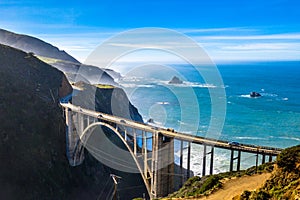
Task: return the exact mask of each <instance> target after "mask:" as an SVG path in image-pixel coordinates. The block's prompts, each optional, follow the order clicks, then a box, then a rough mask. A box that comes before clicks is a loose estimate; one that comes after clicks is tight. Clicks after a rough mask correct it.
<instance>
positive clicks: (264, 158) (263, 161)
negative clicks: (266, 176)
mask: <svg viewBox="0 0 300 200" xmlns="http://www.w3.org/2000/svg"><path fill="white" fill-rule="evenodd" d="M265 163H266V155H265V154H263V155H262V159H261V164H265Z"/></svg>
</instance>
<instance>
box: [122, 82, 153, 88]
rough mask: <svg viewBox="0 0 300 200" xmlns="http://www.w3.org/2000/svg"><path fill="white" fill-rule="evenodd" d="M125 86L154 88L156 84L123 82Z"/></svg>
mask: <svg viewBox="0 0 300 200" xmlns="http://www.w3.org/2000/svg"><path fill="white" fill-rule="evenodd" d="M121 86H123V87H124V88H153V87H155V85H139V84H133V83H123V84H121Z"/></svg>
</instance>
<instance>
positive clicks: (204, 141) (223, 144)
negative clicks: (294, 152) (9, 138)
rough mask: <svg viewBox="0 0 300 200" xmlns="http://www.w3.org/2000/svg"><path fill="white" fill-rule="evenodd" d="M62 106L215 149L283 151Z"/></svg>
mask: <svg viewBox="0 0 300 200" xmlns="http://www.w3.org/2000/svg"><path fill="white" fill-rule="evenodd" d="M61 106H63V107H65V108H69V109H71V110H73V111H76V112H78V113H82V114H84V115H88V116H91V117H94V118H98V119H102V120H105V121H109V122H113V123H116V124H120V125H125V126H127V127H131V128H135V129H139V130H143V131H146V132H159V133H161V134H162V135H164V136H167V137H172V138H175V139H178V140H182V141H187V142H191V143H196V144H201V145H209V146H214V147H219V148H223V149H230V150H239V151H243V152H248V153H259V154H265V155H271V156H276V155H278V154H280V152H281V150H282V149H279V148H273V147H265V146H255V145H249V144H239V145H231V144H229V142H228V141H223V140H215V139H210V138H205V137H201V136H195V135H189V134H186V133H180V132H176V131H174V130H173V129H166V128H160V127H156V126H153V125H149V124H144V123H140V122H136V121H132V120H129V119H126V118H122V117H117V116H113V115H109V114H105V113H101V112H96V111H94V110H88V109H84V108H81V107H79V106H75V105H73V104H71V103H61Z"/></svg>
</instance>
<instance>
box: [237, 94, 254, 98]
mask: <svg viewBox="0 0 300 200" xmlns="http://www.w3.org/2000/svg"><path fill="white" fill-rule="evenodd" d="M239 97H243V98H251V96H250V94H242V95H240V96H239Z"/></svg>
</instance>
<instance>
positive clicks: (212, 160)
mask: <svg viewBox="0 0 300 200" xmlns="http://www.w3.org/2000/svg"><path fill="white" fill-rule="evenodd" d="M213 170H214V147H213V146H211V151H210V169H209V174H210V175H212V174H213Z"/></svg>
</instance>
